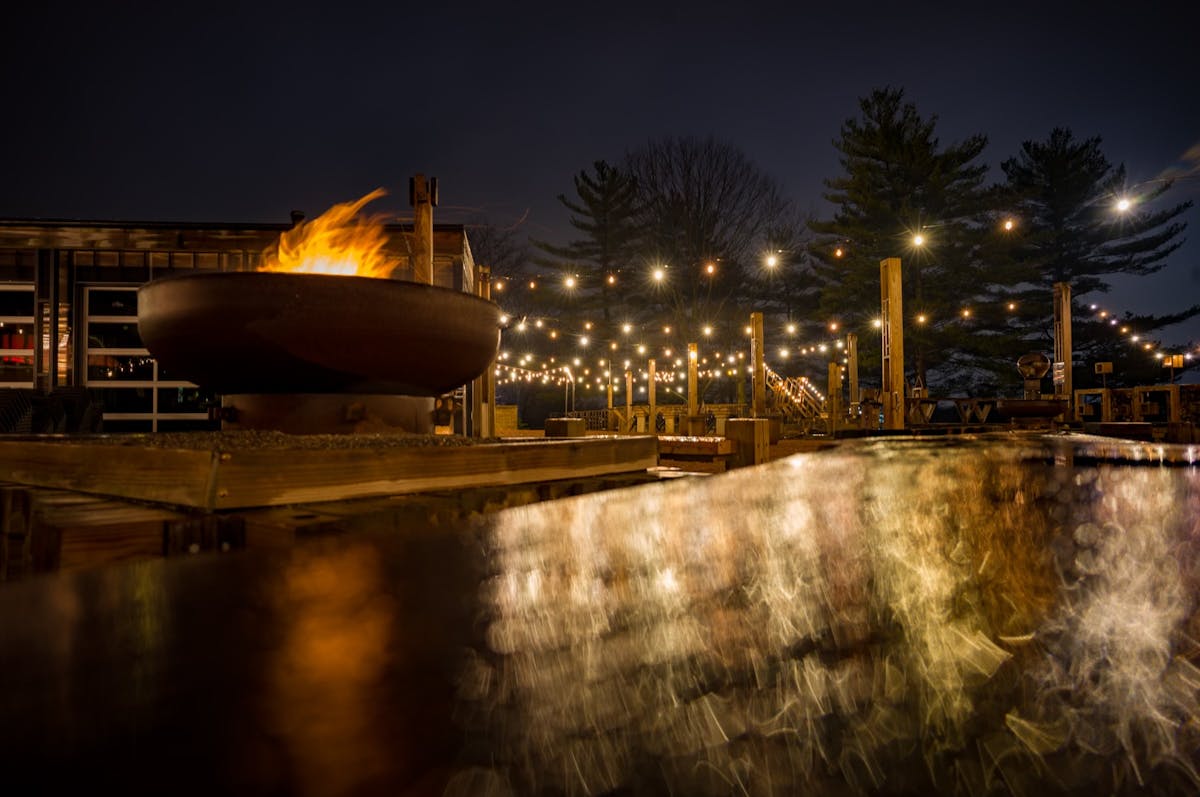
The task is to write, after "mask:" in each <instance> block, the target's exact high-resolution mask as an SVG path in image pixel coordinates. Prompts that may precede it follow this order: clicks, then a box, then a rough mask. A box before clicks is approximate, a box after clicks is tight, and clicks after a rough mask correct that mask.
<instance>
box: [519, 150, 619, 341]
mask: <svg viewBox="0 0 1200 797" xmlns="http://www.w3.org/2000/svg"><path fill="white" fill-rule="evenodd" d="M592 168H593V170H594V173H593V174H589V173H588V172H587V171H581V172H580V173H579V174H577V175H575V178H574V182H575V194H576V196H577V197H578V201H576V200H573V199H568V198H567V196H566V195H565V194H559V196H558V201H559V202H561V203H562V205H563V206H564V207H565V208H566V209H567V210H569V211H570V212H571V214H572V215H571V217H570V223H571V226H572V227H574V228H575V229H577V230H579V231H580V232H581V233H583V235H584V237H583V238H580V239H577V240H574V241H571V242H570V243H569V244H567V245H566V246H557V245H554V244H550V243H546V242H544V241H534V242H533V243H534V245H535V246H536V247H537V248H538V249H540V250H542V251H543V252H545V253H546V254H548V255H550V258H547V259H543V260H542V262H543V263H545V264H548V265H553V266H555V267H556V268H557V269H558V270H559V271H560V272H561V273H562V276H563V277H564V278H566V277H573V278H575V279H576V280H577V281H578V284H577V285H576V287H575V289H574V290H576V291H577V296H578V297H579V302H578V304H577V308H578V309H580V310H586V309H588V308H590V307H597V308H598V309H599V310H600V311H601V313H602V315H603V318H604V322H605V324H606V325H610V324H611V323H612V320H613V307H614V305H615V304H616V301H617V293H616V290H617V285H618V284H619V283H620V282H621V276H622V272H624V273H625V274H629V273H630V266H631V265H632V262H633V260H634V258H635V256H636V252H637V249H638V244H639V241H640V239H641V230H640V228H639V227H638V225H637V222H636V218H635V214H636V211H637V199H638V198H637V183H636V182H635V181H634V179H633V178H632V177H631V176H630V175H629V174H628V173H626V172H624V171H622V170H621V169H618V168H616V167H614V166H610V165H609V164H608V163H607V162H605V161H603V160H599V161H596V162H595V163H593V164H592Z"/></svg>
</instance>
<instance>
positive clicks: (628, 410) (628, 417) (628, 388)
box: [622, 368, 637, 432]
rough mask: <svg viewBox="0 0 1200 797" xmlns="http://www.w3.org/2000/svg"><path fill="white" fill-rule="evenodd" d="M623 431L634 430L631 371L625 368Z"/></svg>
mask: <svg viewBox="0 0 1200 797" xmlns="http://www.w3.org/2000/svg"><path fill="white" fill-rule="evenodd" d="M622 431H625V432H636V431H637V429H636V427H635V426H634V423H633V371H630V370H629V369H628V368H626V369H625V428H624V429H623V430H622Z"/></svg>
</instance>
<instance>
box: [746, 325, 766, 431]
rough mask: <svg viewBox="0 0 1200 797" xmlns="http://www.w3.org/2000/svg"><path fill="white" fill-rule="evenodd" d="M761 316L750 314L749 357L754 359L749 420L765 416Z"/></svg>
mask: <svg viewBox="0 0 1200 797" xmlns="http://www.w3.org/2000/svg"><path fill="white" fill-rule="evenodd" d="M763 343H764V340H763V314H762V313H751V314H750V356H751V357H752V358H753V359H754V374H753V377H752V380H753V390H752V394H753V395H752V400H753V404H752V405H751V407H750V417H751V418H762V417H765V416H766V414H767V369H766V365H765V363H764V362H763Z"/></svg>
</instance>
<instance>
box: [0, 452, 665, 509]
mask: <svg viewBox="0 0 1200 797" xmlns="http://www.w3.org/2000/svg"><path fill="white" fill-rule="evenodd" d="M218 445H219V444H218ZM657 446H658V444H657V441H656V440H655V438H654V437H650V436H615V435H614V436H611V437H586V438H572V439H564V440H539V441H537V442H511V443H481V444H477V445H461V446H391V447H387V446H384V447H370V446H359V447H348V448H328V449H320V448H286V447H264V448H247V449H235V450H229V451H220V450H218V449H217V448H216V447H208V448H203V447H202V448H196V449H182V448H162V447H157V446H150V445H135V444H126V445H122V444H114V443H111V442H110V443H105V442H91V443H89V442H88V441H86V439H49V440H48V439H45V438H33V439H31V438H16V439H6V440H0V478H3V479H5V480H6V481H7V482H9V483H17V484H22V485H31V486H36V487H47V488H55V489H62V490H72V491H77V492H80V493H89V494H93V495H101V496H109V497H116V498H125V499H131V500H135V501H147V502H153V503H158V504H164V505H169V506H175V507H188V508H196V509H203V510H206V511H217V510H230V509H241V508H248V507H258V506H285V505H291V504H300V503H310V502H323V501H340V500H346V499H353V498H366V497H374V496H385V495H405V494H412V493H419V492H429V491H435V490H454V489H460V488H464V487H486V486H509V485H516V484H525V483H532V482H541V481H549V480H555V479H563V478H578V477H590V476H603V475H610V474H618V473H629V472H634V471H644V470H646V469H647V468H652V467H655V466H656V465H657V464H658V459H657V454H658V448H657Z"/></svg>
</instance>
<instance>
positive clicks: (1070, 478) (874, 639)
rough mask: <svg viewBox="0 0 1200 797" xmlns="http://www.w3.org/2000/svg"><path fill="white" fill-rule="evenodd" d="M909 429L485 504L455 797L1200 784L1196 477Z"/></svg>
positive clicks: (1107, 789)
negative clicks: (760, 462) (843, 444)
mask: <svg viewBox="0 0 1200 797" xmlns="http://www.w3.org/2000/svg"><path fill="white" fill-rule="evenodd" d="M910 445H911V447H909V446H906V444H905V443H904V442H902V441H889V442H888V443H887V445H884V444H876V445H866V446H864V447H862V448H861V449H860V450H859V451H857V452H855V453H854V454H853V455H851V454H849V453H822V454H819V455H812V456H802V457H796V458H792V459H790V460H786V461H784V462H780V463H775V464H773V465H771V466H769V467H767V468H759V469H754V470H748V471H739V472H734V473H730V474H727V475H725V476H721V477H718V478H713V479H708V480H705V481H703V482H695V481H692V482H686V483H681V482H675V483H672V484H664V485H655V486H650V487H643V488H638V489H636V490H631V491H622V492H620V493H608V494H605V493H601V494H596V495H590V496H582V497H579V498H576V499H571V500H566V501H559V502H554V503H552V504H543V505H537V506H531V507H525V508H521V509H516V510H511V511H508V512H504V513H501V514H499V515H497V516H496V517H495V522H494V524H493V525H491V526H489V527H488V528H489V532H488V534H489V536H488V544H489V546H490V547H489V555H490V562H491V565H492V575H491V577H490V578H489V579H488V580H487V581H486V582H485V586H484V595H483V603H484V605H485V607H486V611H487V616H486V618H485V620H486V628H487V633H486V638H487V646H486V647H485V648H483V649H480V650H477V651H476V652H475V653H474V655H473V656H472V657H471V659H470V665H469V666H468V667H467V668H466V669H465V672H464V673H463V677H462V681H461V685H460V701H461V708H462V712H461V720H462V723H463V726H464V728H467V729H469V737H470V738H469V741H474V742H475V744H468V745H467V750H468V751H470V750H486V751H487V754H486V755H482V754H481V755H479V756H478V758H477V759H475V760H468V761H467V762H465V764H464V766H463V767H462V768H461V769H460V771H459V772H458V774H457V775H456V776H455V778H454V779H453V780H452V781H451V783H450V786H449V788H448V789H447V792H446V793H447V794H454V795H457V794H467V793H472V794H475V793H492V794H509V793H513V794H530V793H567V794H603V793H609V792H614V791H615V792H618V793H673V794H731V793H734V794H741V793H746V794H797V793H838V794H841V793H845V792H846V789H847V788H848V787H849V788H850V789H851V791H859V792H875V793H929V792H938V793H956V794H957V793H961V794H970V795H982V794H993V793H1020V794H1036V793H1045V792H1046V791H1058V792H1078V791H1096V792H1097V793H1101V792H1104V793H1111V792H1129V793H1134V792H1137V793H1141V792H1143V791H1150V792H1156V793H1193V792H1195V790H1196V789H1197V788H1198V787H1200V777H1197V773H1196V766H1197V754H1198V751H1200V707H1198V705H1197V696H1198V690H1200V670H1198V669H1197V668H1196V666H1195V662H1196V659H1197V655H1198V650H1197V648H1196V646H1195V642H1194V640H1195V639H1196V634H1197V631H1200V628H1198V627H1197V624H1198V620H1197V612H1196V597H1197V582H1198V580H1200V569H1198V566H1197V551H1198V548H1197V541H1198V538H1200V528H1198V527H1197V518H1200V475H1198V474H1197V472H1196V469H1195V468H1176V469H1170V468H1155V467H1118V466H1115V465H1105V466H1099V467H1061V466H1060V467H1054V466H1052V465H1050V464H1046V463H1044V462H1043V459H1042V458H1040V457H1035V458H1029V457H1027V456H1025V455H1023V454H1022V452H1020V451H1018V450H1016V449H1015V447H1007V448H1000V449H998V448H996V447H994V446H992V447H986V448H985V447H977V446H972V445H969V444H964V445H961V446H948V445H940V446H939V447H936V448H935V447H933V446H929V445H927V444H920V443H912V444H910ZM1026 453H1028V452H1026Z"/></svg>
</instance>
